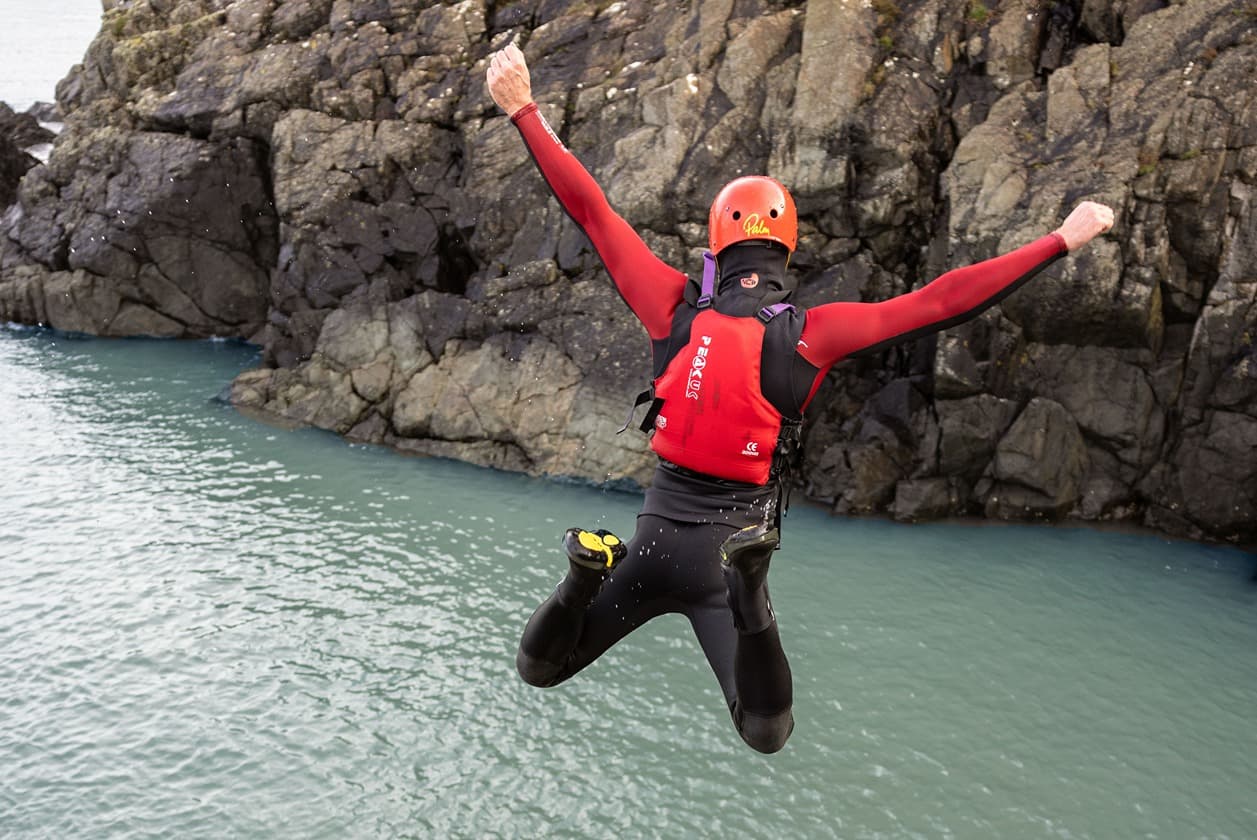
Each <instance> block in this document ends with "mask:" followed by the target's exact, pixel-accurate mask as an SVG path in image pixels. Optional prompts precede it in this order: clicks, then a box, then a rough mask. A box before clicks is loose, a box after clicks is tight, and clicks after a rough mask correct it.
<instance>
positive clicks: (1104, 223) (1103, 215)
mask: <svg viewBox="0 0 1257 840" xmlns="http://www.w3.org/2000/svg"><path fill="white" fill-rule="evenodd" d="M1112 227H1113V208H1111V207H1107V206H1105V205H1103V204H1097V203H1096V202H1094V201H1084V202H1083V203H1082V204H1079V205H1078V206H1077V207H1075V208H1074V209H1073V212H1071V213H1070V214H1069V215H1068V216H1066V217H1065V221H1064V222H1062V223H1061V226H1060V227H1059V228H1057V229H1056V232H1057V233H1059V234H1060V235H1061V237H1062V238H1064V240H1065V247H1067V248H1069V250H1071V251H1076V250H1078V249H1079V248H1081V247H1082V246H1083V245H1086V244H1087V243H1088V242H1090V241H1091V240H1092V239H1094V238H1095V237H1097V236H1099V235H1100V234H1102V233H1105V232H1107V231H1108V230H1109V229H1110V228H1112Z"/></svg>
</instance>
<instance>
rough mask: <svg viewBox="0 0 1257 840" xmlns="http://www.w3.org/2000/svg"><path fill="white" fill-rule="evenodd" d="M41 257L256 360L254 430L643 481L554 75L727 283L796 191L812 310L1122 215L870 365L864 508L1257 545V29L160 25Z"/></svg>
mask: <svg viewBox="0 0 1257 840" xmlns="http://www.w3.org/2000/svg"><path fill="white" fill-rule="evenodd" d="M109 5H110V8H109V9H108V10H107V11H106V13H105V16H104V19H103V25H102V29H101V32H100V35H99V36H98V37H97V39H96V40H95V42H94V43H93V44H92V46H91V48H90V50H89V51H88V53H87V55H86V56H85V59H84V62H83V64H82V65H81V67H79V68H76V70H75V71H74V72H73V73H72V74H71V75H70V76H69V77H68V78H67V79H66V80H65V81H64V82H63V83H62V85H61V86H60V88H59V90H58V100H59V105H60V106H61V108H62V110H63V111H64V112H65V113H66V115H67V116H66V129H65V131H64V133H63V134H62V135H61V136H60V137H59V138H58V140H57V143H56V146H55V148H54V151H53V154H52V156H51V159H50V160H49V162H48V164H47V165H43V166H39V167H36V168H35V169H33V170H31V172H29V173H28V174H27V175H26V176H25V178H24V179H23V180H22V182H21V186H20V189H19V191H18V195H17V199H16V203H14V204H13V205H12V206H11V207H10V208H9V209H8V211H7V213H6V214H5V216H4V220H3V237H0V241H2V243H3V244H2V249H3V250H2V252H0V318H3V319H8V320H15V321H22V322H27V323H43V324H48V325H51V326H54V327H58V328H62V329H68V330H81V331H86V332H91V333H97V334H101V335H136V334H144V335H155V336H179V337H200V336H210V335H226V336H241V337H244V338H247V339H249V340H251V341H254V342H257V343H259V344H260V345H261V346H263V347H264V348H265V356H264V366H263V367H261V368H259V369H257V370H253V371H249V372H246V373H244V374H242V375H241V376H240V377H239V378H238V379H237V380H236V382H235V383H234V384H233V386H232V399H233V400H234V401H235V402H236V403H237V404H238V405H240V406H241V407H244V408H247V409H249V410H254V411H259V412H263V413H265V414H267V415H270V416H273V417H278V418H284V419H287V420H290V421H295V422H300V423H311V424H314V425H317V426H321V427H324V428H327V429H332V430H334V431H336V432H338V433H341V434H343V435H346V436H348V437H350V438H353V439H355V440H362V441H371V442H376V443H383V444H386V445H389V446H393V447H396V448H398V449H401V450H404V451H408V452H416V453H428V454H434V455H442V456H449V457H454V458H461V459H465V460H469V461H473V462H476V463H480V464H487V465H492V466H496V467H503V468H507V469H514V470H525V471H528V472H533V473H546V474H555V475H571V476H577V477H581V478H586V479H591V480H594V481H603V480H607V479H611V480H619V481H626V482H642V481H644V480H646V478H647V477H648V475H649V470H650V464H651V457H650V455H649V452H648V450H647V447H646V442H645V440H644V439H643V438H642V437H641V436H640V435H636V436H634V435H629V434H624V435H618V436H617V435H616V434H615V430H616V429H617V428H618V427H619V425H620V424H621V423H622V422H623V416H624V414H625V411H626V409H627V405H628V401H629V398H630V396H629V395H631V394H632V393H635V392H636V390H638V389H639V388H640V387H641V386H642V384H643V383H644V381H645V379H646V377H647V372H648V359H647V342H646V339H645V334H644V332H643V331H642V330H641V328H640V327H639V326H638V325H637V324H636V322H635V321H633V320H632V318H631V316H630V315H629V314H628V313H627V311H626V310H625V308H624V307H623V305H622V304H621V303H620V301H619V300H618V298H617V297H616V295H615V294H614V292H613V291H612V289H611V288H610V285H609V283H608V282H607V280H606V277H605V275H604V274H603V273H602V272H601V270H600V268H599V264H598V261H597V258H596V256H595V255H594V254H593V253H592V251H591V249H590V246H589V244H588V242H587V240H586V239H585V238H584V236H583V235H582V234H581V232H580V231H579V230H578V229H577V228H576V227H575V226H574V225H573V224H572V223H571V222H570V221H569V220H568V219H566V217H565V216H564V215H563V214H562V212H561V211H560V210H559V208H558V206H557V205H556V203H555V202H554V201H553V200H552V199H550V198H549V195H548V192H547V190H546V187H545V185H544V183H543V182H542V180H541V179H540V177H539V176H538V175H537V173H536V171H535V169H534V167H533V165H532V163H531V161H530V160H529V159H528V157H527V154H526V152H525V150H524V148H523V146H522V144H521V143H520V142H519V141H518V138H517V136H516V134H515V132H514V129H513V128H512V127H511V125H510V124H509V122H508V121H507V120H506V119H505V118H504V117H503V116H502V115H500V114H499V113H497V112H496V110H495V108H494V106H493V104H492V102H491V101H490V99H489V98H488V96H487V95H486V92H485V90H484V81H483V80H484V69H485V58H486V56H487V55H488V53H489V52H490V50H492V49H495V48H498V47H501V46H502V45H504V44H505V43H507V42H508V41H510V40H511V39H513V38H516V39H518V41H519V43H520V45H521V46H522V47H523V49H524V51H525V53H526V54H527V55H528V56H529V58H530V61H531V63H532V68H533V81H534V93H535V95H536V97H537V99H538V101H539V102H540V103H541V104H542V107H543V109H544V110H545V113H546V115H547V116H548V117H549V119H550V122H551V123H552V124H553V125H554V126H555V128H556V130H557V131H558V133H559V134H560V136H561V137H562V139H563V140H564V141H565V142H567V143H568V144H569V146H570V147H571V148H572V149H573V150H574V151H575V152H576V153H577V154H578V155H579V156H580V157H581V159H582V160H583V161H584V162H585V163H586V165H587V166H588V167H589V168H590V169H591V171H592V172H593V173H594V175H595V177H596V178H597V179H598V180H599V181H600V183H601V184H602V185H603V186H604V187H605V189H606V191H607V193H608V195H609V197H610V199H611V201H612V203H613V205H614V206H615V207H616V208H617V209H618V210H619V211H620V212H621V213H622V214H623V215H624V216H625V217H626V218H627V219H628V220H629V221H630V222H631V223H632V224H633V225H634V226H635V227H636V228H637V229H638V230H639V231H640V232H641V234H642V235H643V237H644V238H645V239H646V240H647V242H648V243H649V244H650V245H651V246H652V247H653V248H654V249H655V250H656V252H657V253H659V254H660V255H661V256H662V257H664V258H665V259H666V260H668V261H670V262H672V263H673V264H676V265H679V266H688V267H689V268H690V270H691V271H696V270H697V268H698V266H699V254H700V253H701V250H702V247H703V245H704V244H705V228H704V224H703V223H704V221H705V217H706V209H707V204H708V202H709V201H710V199H711V197H712V196H713V195H714V193H715V191H716V190H717V189H718V187H719V186H720V185H721V184H723V183H724V182H725V181H726V180H728V179H729V178H731V177H733V176H735V175H737V174H742V173H752V172H767V173H769V174H773V175H775V176H777V177H778V178H780V179H781V180H783V181H784V182H785V183H787V184H788V185H789V186H790V187H791V188H792V190H793V191H794V193H795V196H796V198H797V200H798V203H799V207H800V211H801V215H802V229H801V244H800V249H799V252H798V254H797V255H796V257H795V259H794V263H793V264H794V267H795V270H796V271H798V272H799V274H800V277H801V291H800V297H801V299H802V300H801V302H802V303H804V304H808V303H817V302H821V301H825V300H835V299H842V300H879V299H883V298H886V297H888V296H890V295H895V294H900V293H903V292H906V291H909V290H911V289H913V288H917V287H919V286H920V285H922V284H923V283H926V282H928V281H929V280H930V279H931V278H933V277H934V276H937V275H938V274H940V273H941V272H942V271H944V270H946V269H947V268H948V267H951V266H953V265H958V264H963V263H968V262H972V261H976V260H980V259H983V258H986V257H989V256H992V255H994V254H996V253H998V252H1000V251H1002V250H1006V249H1009V248H1012V247H1015V246H1017V245H1020V244H1022V243H1025V242H1027V241H1029V240H1031V239H1033V238H1034V237H1036V236H1038V235H1040V234H1042V233H1044V232H1046V231H1048V230H1050V229H1052V228H1053V227H1055V225H1056V224H1057V223H1058V221H1059V219H1060V218H1061V217H1062V216H1063V214H1064V213H1065V212H1067V211H1068V210H1069V209H1070V207H1072V206H1073V204H1074V203H1076V202H1077V201H1078V200H1080V199H1083V198H1092V199H1096V200H1100V201H1104V202H1106V203H1108V204H1110V205H1112V206H1113V207H1114V208H1115V209H1116V210H1117V212H1118V224H1117V227H1116V228H1115V230H1114V231H1113V233H1112V234H1110V235H1109V236H1108V237H1107V238H1105V240H1103V241H1100V242H1097V243H1095V244H1093V246H1092V247H1090V248H1089V249H1088V250H1087V251H1085V252H1084V253H1083V254H1081V255H1079V256H1077V257H1074V258H1071V259H1068V260H1066V261H1063V262H1060V263H1057V264H1056V265H1055V266H1054V267H1052V268H1051V269H1049V270H1048V271H1047V272H1045V274H1044V275H1042V276H1041V277H1040V278H1038V279H1037V280H1036V281H1035V282H1033V283H1032V284H1030V285H1029V286H1027V287H1026V288H1024V289H1023V290H1021V291H1019V292H1018V293H1017V294H1015V295H1014V296H1012V297H1011V298H1009V299H1008V300H1006V301H1005V302H1004V303H1003V304H1001V305H1000V306H999V307H997V308H995V309H993V310H990V311H989V312H987V313H986V314H984V315H983V316H981V317H980V318H978V319H977V320H975V321H972V322H970V323H969V324H967V325H964V326H962V327H959V328H956V329H952V330H949V331H947V332H945V333H943V334H940V335H939V336H937V337H936V338H934V339H931V340H926V341H921V342H918V343H917V344H915V345H911V346H906V347H901V348H897V349H894V350H891V351H888V352H887V353H885V354H884V355H882V356H881V357H880V358H876V359H865V360H861V361H859V362H850V363H845V364H843V365H840V366H839V367H838V368H836V369H835V371H834V372H833V373H832V374H831V375H830V380H831V381H830V382H829V383H827V385H826V386H825V388H824V389H823V390H822V391H821V393H820V394H819V395H818V397H817V400H816V402H815V403H814V404H813V408H812V411H811V418H810V421H809V423H808V425H807V427H806V430H805V435H806V438H805V445H804V451H803V454H802V465H801V466H802V469H801V470H800V471H799V475H800V476H801V478H800V481H801V484H802V489H803V490H804V491H805V492H806V494H807V495H808V496H810V497H811V498H813V499H816V500H819V501H822V502H824V503H827V504H830V505H832V506H833V507H834V509H835V510H837V511H839V512H881V511H889V512H891V513H892V514H893V515H895V516H897V517H900V518H904V519H920V518H929V517H941V516H948V515H956V514H966V513H975V512H976V513H984V514H985V515H987V516H991V517H998V518H1026V517H1029V518H1048V519H1059V518H1064V517H1072V518H1078V519H1083V520H1107V519H1118V520H1128V521H1134V522H1141V523H1146V524H1149V525H1152V526H1154V527H1159V528H1162V529H1164V530H1166V531H1169V532H1172V533H1175V534H1182V535H1188V536H1193V537H1198V538H1214V539H1229V540H1243V541H1252V540H1254V539H1257V349H1254V338H1255V337H1257V302H1255V301H1257V268H1254V265H1257V259H1255V257H1257V212H1255V207H1254V204H1255V203H1257V202H1255V198H1257V195H1255V192H1254V191H1255V190H1257V186H1255V185H1257V3H1254V2H1253V0H1187V2H1179V3H1169V4H1167V3H1164V2H1161V0H1062V2H1055V3H1053V2H1039V0H1006V1H1005V2H998V3H997V2H983V0H871V2H870V1H869V0H865V2H854V1H853V0H826V1H825V2H815V1H814V2H811V3H799V2H784V1H783V0H694V2H687V3H678V4H669V5H667V6H664V7H660V6H658V4H654V3H648V2H637V1H636V0H633V2H613V3H608V2H579V1H577V2H557V0H520V1H519V2H489V0H464V1H463V2H459V3H435V2H421V0H357V1H356V2H349V0H300V1H299V0H237V2H226V0H130V2H116V3H115V2H113V0H109Z"/></svg>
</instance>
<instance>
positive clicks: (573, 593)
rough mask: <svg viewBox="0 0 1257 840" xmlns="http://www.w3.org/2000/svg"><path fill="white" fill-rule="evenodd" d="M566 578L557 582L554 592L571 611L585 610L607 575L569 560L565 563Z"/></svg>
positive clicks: (596, 594)
mask: <svg viewBox="0 0 1257 840" xmlns="http://www.w3.org/2000/svg"><path fill="white" fill-rule="evenodd" d="M567 565H568V569H567V576H566V577H564V578H563V580H561V581H559V586H558V589H556V590H555V592H556V593H557V594H558V596H559V600H560V601H562V602H563V604H564V606H567V607H571V608H573V609H579V610H587V609H589V605H590V604H592V603H593V602H594V598H596V597H598V592H599V591H600V590H601V589H602V584H603V583H605V582H606V579H607V573H606V572H604V571H602V570H601V569H590V568H588V567H586V566H581V565H579V564H578V563H574V562H572V561H571V560H568V561H567Z"/></svg>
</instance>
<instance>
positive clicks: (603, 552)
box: [558, 528, 628, 609]
mask: <svg viewBox="0 0 1257 840" xmlns="http://www.w3.org/2000/svg"><path fill="white" fill-rule="evenodd" d="M563 550H564V551H566V552H567V565H568V570H567V576H566V577H565V578H563V580H562V581H561V582H560V583H559V588H558V595H559V600H560V601H562V602H563V603H564V604H566V605H567V606H569V607H577V608H580V609H585V608H586V607H588V606H589V605H590V604H591V603H593V600H594V598H595V597H597V595H598V591H599V590H600V589H602V584H603V583H604V582H605V581H606V579H607V575H608V574H610V573H611V571H612V570H614V569H615V567H616V566H617V565H619V563H620V561H621V560H623V559H624V556H625V555H626V554H628V546H626V545H625V544H624V543H623V542H622V541H621V540H620V538H619V537H617V536H616V535H615V534H613V533H611V532H610V531H603V530H598V531H586V530H584V529H583V528H568V529H567V532H566V533H564V534H563Z"/></svg>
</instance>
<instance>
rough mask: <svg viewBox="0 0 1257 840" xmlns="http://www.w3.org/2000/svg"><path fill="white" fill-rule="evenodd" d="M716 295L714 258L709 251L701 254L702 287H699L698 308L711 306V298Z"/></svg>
mask: <svg viewBox="0 0 1257 840" xmlns="http://www.w3.org/2000/svg"><path fill="white" fill-rule="evenodd" d="M715 294H716V257H715V255H714V254H712V252H711V251H704V252H703V285H702V286H701V287H699V292H698V308H699V309H706V308H707V307H709V306H711V299H712V296H714V295H715Z"/></svg>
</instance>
